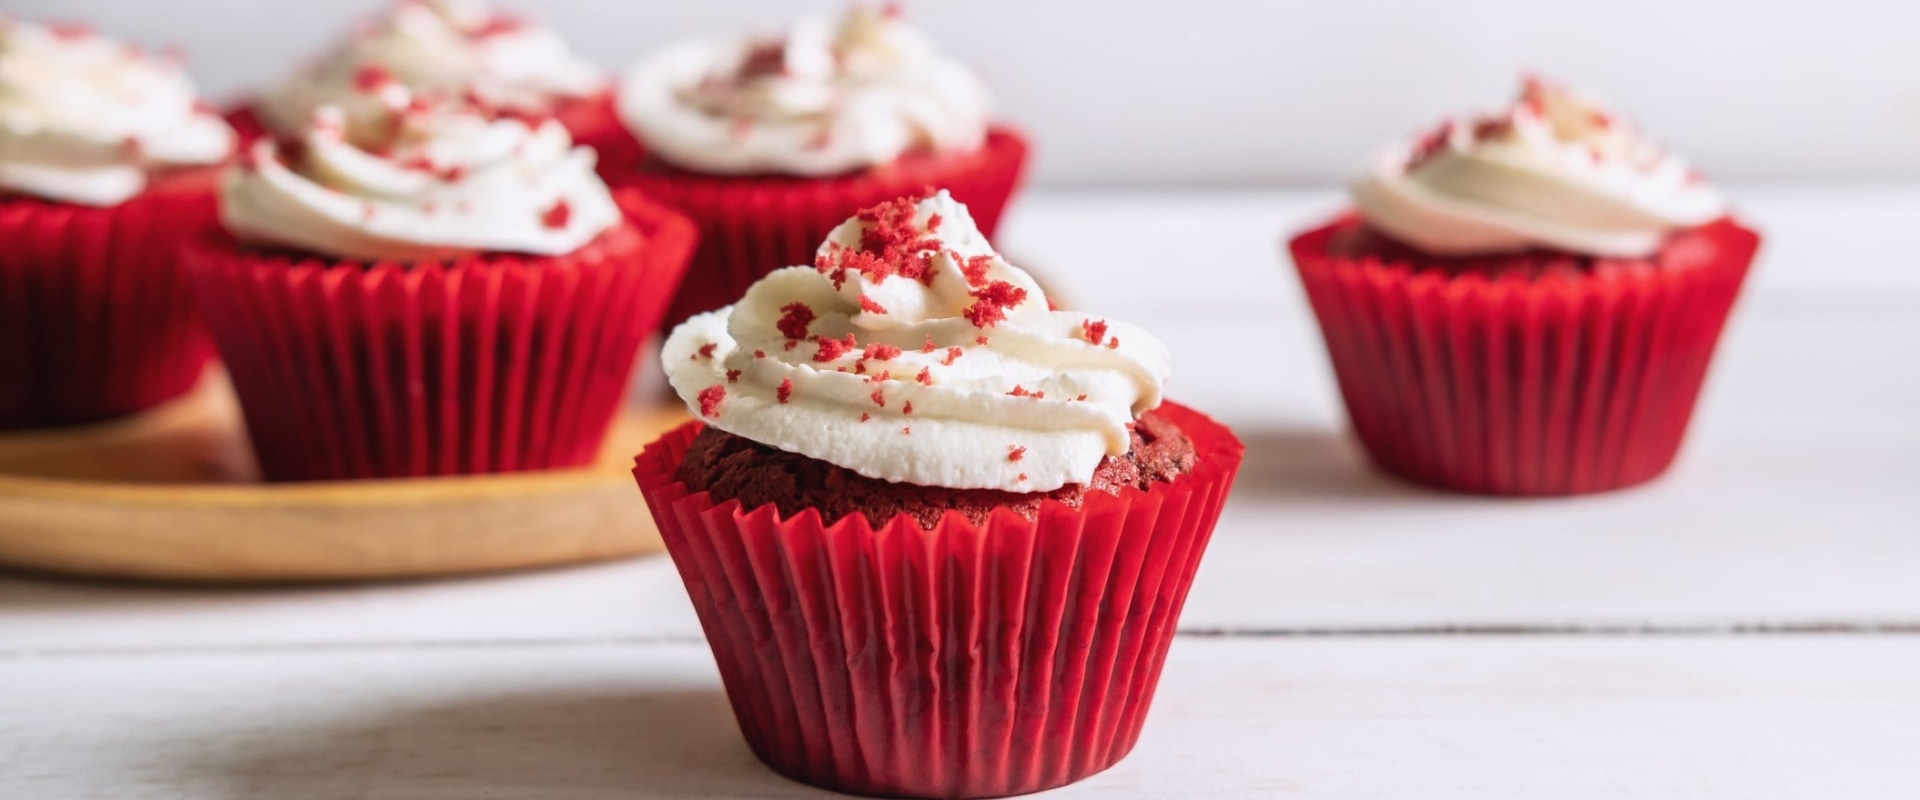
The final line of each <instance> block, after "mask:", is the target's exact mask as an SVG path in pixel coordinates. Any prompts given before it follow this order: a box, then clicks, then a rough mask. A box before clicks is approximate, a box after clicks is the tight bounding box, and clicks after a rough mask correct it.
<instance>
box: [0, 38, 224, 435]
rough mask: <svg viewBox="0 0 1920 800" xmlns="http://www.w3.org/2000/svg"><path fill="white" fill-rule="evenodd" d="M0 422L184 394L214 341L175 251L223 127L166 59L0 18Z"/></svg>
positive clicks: (32, 423) (204, 219) (200, 210)
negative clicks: (210, 341) (209, 340)
mask: <svg viewBox="0 0 1920 800" xmlns="http://www.w3.org/2000/svg"><path fill="white" fill-rule="evenodd" d="M0 117H3V118H4V120H5V121H4V122H0V430H11V429H20V428H36V427H43V426H53V425H69V424H76V423H84V422H92V421H96V420H102V419H107V418H111V417H115V416H119V415H123V414H127V413H130V412H134V411H139V410H141V409H144V408H148V407H150V406H153V405H156V404H159V403H161V402H164V401H166V400H168V399H171V398H173V397H175V396H178V395H180V394H182V393H184V392H185V391H186V390H187V389H188V388H190V387H192V386H193V384H194V383H195V381H196V380H197V379H198V378H199V376H200V372H201V370H202V368H203V367H204V366H205V365H206V362H207V358H208V355H209V353H210V352H211V348H210V347H209V346H208V344H207V340H206V334H205V332H204V331H203V330H202V328H201V326H200V323H199V319H198V317H197V315H196V314H195V313H194V309H193V305H192V302H191V298H190V296H189V293H188V291H187V287H186V281H185V278H184V277H183V276H182V275H181V273H180V270H179V265H178V264H177V262H176V260H175V258H174V255H175V253H176V252H177V251H178V250H179V243H180V242H181V240H183V239H184V238H186V237H189V236H193V235H194V234H196V233H197V232H198V231H200V230H203V229H205V228H207V227H208V226H211V225H212V224H213V216H214V198H213V188H214V179H213V178H214V173H213V168H212V166H211V165H213V164H216V163H218V162H220V161H224V160H226V158H227V157H228V156H229V155H230V154H231V153H232V151H233V132H232V131H231V130H229V129H228V128H227V126H226V124H225V123H223V122H221V121H220V119H219V118H218V117H216V116H213V115H212V114H209V113H207V112H206V111H204V110H202V109H201V108H200V107H199V106H198V105H197V102H196V98H195V92H194V88H193V84H192V82H191V81H190V80H188V78H187V75H186V73H185V72H184V71H183V70H182V69H181V66H180V64H179V63H178V62H177V60H176V59H171V58H165V57H160V56H154V55H149V54H146V53H144V52H141V51H140V50H139V49H138V48H135V47H132V46H130V45H127V44H125V43H122V42H117V41H113V40H111V39H107V38H104V37H101V36H98V35H96V34H94V33H93V32H91V31H89V30H87V29H85V28H80V27H74V26H67V27H59V26H42V25H35V24H32V23H28V22H24V21H20V20H12V19H6V18H0Z"/></svg>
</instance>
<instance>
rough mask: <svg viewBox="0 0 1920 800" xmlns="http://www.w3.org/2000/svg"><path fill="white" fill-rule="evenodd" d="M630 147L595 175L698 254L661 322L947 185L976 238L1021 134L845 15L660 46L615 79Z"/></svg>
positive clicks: (880, 30) (912, 37)
mask: <svg viewBox="0 0 1920 800" xmlns="http://www.w3.org/2000/svg"><path fill="white" fill-rule="evenodd" d="M619 111H620V114H621V116H622V118H623V119H625V121H626V123H627V125H628V127H629V128H630V129H631V130H632V131H634V134H635V136H636V137H637V138H638V140H639V141H640V142H643V143H644V148H645V149H644V152H642V150H641V149H640V147H639V146H636V147H635V148H633V149H631V150H629V151H628V152H627V153H626V154H624V155H620V154H615V153H613V152H611V151H605V152H603V163H602V174H603V175H605V176H607V179H608V182H609V183H612V184H613V185H615V186H634V187H638V188H640V189H642V190H643V191H645V192H647V194H649V195H651V196H653V197H657V198H660V199H661V200H662V201H663V202H666V203H668V204H670V205H672V206H673V207H675V208H678V209H680V210H681V211H682V212H684V213H686V214H687V215H688V216H689V217H692V218H693V220H694V221H695V222H696V223H697V224H699V225H700V229H701V247H700V252H699V253H698V255H696V256H695V258H694V264H693V267H692V269H691V270H690V271H689V273H688V276H687V280H686V282H685V284H684V285H683V286H682V288H681V294H680V297H679V298H678V300H676V302H675V303H674V308H673V311H672V312H671V313H670V314H669V315H668V321H669V323H677V322H679V321H680V320H683V319H685V318H686V317H688V316H690V315H692V314H696V313H699V312H702V311H708V310H712V309H715V308H719V307H720V306H723V305H726V304H728V303H731V302H733V301H734V300H736V299H738V298H739V297H740V294H741V293H742V292H744V291H746V288H747V286H749V285H751V284H752V283H753V282H754V281H756V280H758V279H759V278H760V277H761V276H763V275H765V274H767V273H768V272H770V271H772V270H775V269H778V268H780V267H784V266H788V265H791V264H801V263H805V262H806V261H807V259H810V258H812V257H813V248H814V245H816V244H818V243H819V241H820V239H821V238H822V237H824V236H825V235H826V234H827V232H828V231H830V230H832V229H833V228H834V226H836V225H839V224H840V221H841V220H844V219H846V218H847V217H849V216H852V215H853V214H854V212H856V211H858V210H859V209H861V208H865V207H867V206H871V205H875V204H878V203H881V202H885V201H887V200H891V199H893V198H896V197H901V196H903V195H907V194H913V193H917V192H922V191H925V190H926V189H927V188H928V187H939V188H943V189H946V190H948V191H949V192H951V193H952V194H953V196H954V197H955V198H956V199H958V200H960V201H961V202H963V203H966V204H967V205H968V206H969V207H971V208H972V209H973V212H974V218H975V219H977V220H979V223H980V228H981V230H982V231H984V232H985V233H986V234H987V235H988V236H992V235H993V232H994V229H995V228H996V226H997V225H998V224H999V221H1000V217H1001V213H1002V212H1003V211H1004V210H1005V208H1006V205H1007V202H1008V200H1009V199H1010V198H1011V197H1012V196H1013V192H1014V189H1015V187H1016V186H1017V184H1018V183H1019V180H1020V175H1021V171H1022V170H1023V168H1024V167H1025V165H1026V160H1027V143H1026V139H1025V138H1024V137H1023V136H1021V134H1020V133H1018V132H1017V131H1015V130H1013V129H1011V128H1006V127H1002V126H998V125H994V124H992V122H991V101H990V98H989V97H988V94H987V91H986V88H985V86H984V85H982V84H981V82H980V80H979V79H978V78H977V77H975V76H974V75H973V73H972V72H971V71H969V70H968V69H967V68H965V67H964V66H962V65H960V64H959V63H957V62H955V61H953V60H951V59H949V58H947V57H945V56H943V55H942V54H940V53H939V52H938V51H937V50H936V49H935V48H934V46H933V44H932V43H931V42H930V41H928V40H927V39H926V37H925V36H923V35H922V34H920V32H919V31H917V30H915V29H914V28H912V27H910V26H909V25H907V23H906V22H905V21H904V20H902V19H901V18H900V17H899V14H898V11H897V9H896V10H890V11H880V10H875V9H873V8H871V7H869V6H867V5H864V4H855V5H853V6H852V7H850V8H849V9H848V10H847V12H846V15H845V16H844V17H843V18H841V19H840V20H838V21H829V20H824V19H808V20H804V21H802V22H800V23H798V24H796V25H794V26H793V27H792V28H791V29H790V30H789V31H788V32H787V33H786V34H785V35H784V36H781V37H776V38H769V39H748V38H738V39H715V40H702V41H693V42H687V43H683V44H679V45H676V46H673V47H669V48H667V49H665V50H663V51H661V52H659V53H658V54H655V55H654V56H652V57H650V58H648V59H646V60H644V61H642V62H641V63H640V64H638V65H637V66H635V67H634V68H633V70H632V71H631V72H629V73H628V74H627V76H626V77H625V78H624V79H623V80H622V83H621V87H620V96H619Z"/></svg>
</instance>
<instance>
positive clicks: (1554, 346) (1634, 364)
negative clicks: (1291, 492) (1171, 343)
mask: <svg viewBox="0 0 1920 800" xmlns="http://www.w3.org/2000/svg"><path fill="white" fill-rule="evenodd" d="M1353 198H1354V205H1355V206H1356V210H1355V211H1354V212H1352V213H1349V214H1346V215H1344V216H1341V217H1340V218H1338V219H1335V220H1334V221H1332V222H1330V223H1328V224H1327V225H1325V226H1322V227H1320V228H1317V229H1314V230H1312V231H1308V232H1306V233H1304V234H1301V235H1299V236H1298V237H1296V238H1295V239H1293V240H1292V242H1291V246H1290V249H1291V251H1292V255H1293V260H1294V263H1295V264H1296V266H1297V267H1298V269H1299V273H1300V279H1301V282H1302V283H1304V284H1305V286H1306V290H1307V296H1308V298H1309V300H1310V301H1311V302H1312V305H1313V310H1314V314H1315V315H1316V316H1317V317H1318V318H1319V321H1320V326H1321V330H1322V332H1323V333H1324V334H1325V337H1326V343H1327V353H1328V356H1329V357H1330V359H1331V360H1332V362H1333V367H1334V372H1335V373H1336V375H1337V376H1338V378H1339V384H1340V392H1341V395H1342V396H1343V397H1344V399H1345V401H1346V406H1347V411H1348V414H1349V416H1350V417H1351V418H1352V420H1353V427H1354V430H1355V432H1356V433H1357V434H1358V436H1359V439H1360V441H1361V443H1362V444H1363V445H1364V446H1365V448H1366V450H1367V453H1368V454H1369V455H1370V456H1371V457H1372V459H1373V461H1374V462H1375V463H1376V464H1378V465H1379V466H1380V467H1381V468H1382V469H1384V470H1386V471H1388V472H1390V473H1393V474H1395V475H1399V476H1402V477H1405V478H1409V479H1412V480H1415V481H1419V482H1422V483H1427V484H1431V485H1434V486H1439V487H1443V488H1448V489H1455V490H1459V491H1467V492H1484V493H1492V494H1512V495H1561V494H1580V493H1586V492H1599V491H1606V490H1609V489H1617V488H1621V487H1625V486H1632V485H1634V484H1638V483H1641V482H1644V481H1647V480H1650V479H1652V478H1653V477H1655V476H1657V475H1659V474H1660V473H1661V472H1663V471H1665V470H1666V468H1667V466H1668V465H1669V464H1670V463H1672V461H1673V458H1674V454H1675V453H1676V452H1677V451H1678V449H1679V447H1680V442H1681V439H1682V438H1683V436H1684V435H1685V433H1686V429H1687V421H1688V419H1689V418H1690V417H1691V416H1692V412H1693V405H1694V400H1695V398H1696V397H1697V396H1698V395H1699V392H1700V385H1701V382H1702V380H1703V379H1704V378H1705V377H1706V372H1707V364H1708V362H1709V361H1710V360H1711V358H1712V356H1713V349H1714V345H1715V343H1716V342H1717V341H1718V340H1719V337H1720V331H1721V328H1722V327H1724V325H1725V323H1726V320H1727V315H1728V313H1729V312H1730V311H1731V310H1732V308H1733V302H1734V298H1735V297H1736V296H1737V295H1738V294H1739V291H1740V285H1741V283H1742V281H1743V280H1744V279H1745V277H1746V274H1747V268H1748V265H1749V264H1751V263H1752V261H1753V257H1754V253H1755V251H1756V250H1757V249H1758V247H1759V243H1760V238H1759V235H1758V234H1756V233H1754V232H1753V231H1752V230H1749V229H1747V228H1746V227H1744V226H1742V225H1741V224H1740V223H1739V222H1737V221H1735V220H1734V219H1732V218H1731V217H1730V216H1728V211H1727V205H1726V201H1725V200H1724V199H1723V198H1722V197H1721V195H1720V194H1719V193H1718V192H1716V191H1715V190H1714V189H1713V188H1712V187H1711V186H1709V185H1708V184H1707V183H1706V182H1705V181H1704V180H1702V179H1701V177H1700V176H1699V175H1698V174H1697V173H1695V172H1693V171H1692V170H1690V169H1688V167H1687V166H1686V164H1685V163H1683V162H1682V161H1680V159H1678V158H1676V157H1674V156H1673V155H1672V154H1670V153H1668V152H1666V151H1664V150H1662V149H1660V148H1659V147H1657V146H1655V145H1653V144H1652V143H1650V142H1648V141H1647V140H1646V139H1645V138H1643V137H1642V135H1641V134H1640V132H1639V131H1638V130H1636V129H1635V128H1634V127H1633V126H1632V125H1631V124H1630V123H1629V122H1628V121H1627V120H1625V119H1624V118H1622V117H1620V116H1619V115H1617V114H1615V113H1613V112H1611V111H1609V110H1607V109H1606V108H1604V107H1602V106H1601V105H1599V104H1597V103H1595V102H1594V101H1592V100H1589V99H1587V98H1585V97H1583V96H1581V95H1579V94H1575V93H1574V92H1571V91H1569V90H1567V89H1565V88H1563V87H1560V86H1556V85H1553V84H1551V83H1547V82H1544V81H1540V80H1536V79H1529V80H1527V81H1526V82H1525V84H1524V86H1523V87H1522V90H1521V92H1520V97H1519V100H1518V102H1516V103H1515V104H1514V106H1513V107H1512V108H1509V109H1507V110H1505V111H1502V112H1500V113H1497V114H1491V115H1487V116H1482V117H1478V118H1475V119H1471V120H1463V121H1450V122H1447V123H1445V124H1443V125H1441V126H1440V127H1438V128H1436V129H1434V130H1433V131H1432V132H1430V133H1428V134H1427V135H1425V136H1422V137H1420V138H1419V140H1418V141H1416V142H1413V143H1411V144H1408V145H1403V146H1399V147H1395V148H1392V149H1390V150H1388V151H1387V152H1386V153H1385V154H1383V155H1382V156H1380V158H1379V159H1378V160H1376V161H1375V162H1374V163H1373V164H1372V166H1371V167H1370V168H1369V169H1368V171H1367V172H1366V174H1365V175H1363V176H1362V177H1361V178H1360V179H1359V180H1358V181H1357V182H1356V183H1355V184H1354V187H1353Z"/></svg>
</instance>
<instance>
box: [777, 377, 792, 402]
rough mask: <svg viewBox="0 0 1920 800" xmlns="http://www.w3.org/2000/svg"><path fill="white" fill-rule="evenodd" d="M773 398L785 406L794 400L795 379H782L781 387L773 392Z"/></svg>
mask: <svg viewBox="0 0 1920 800" xmlns="http://www.w3.org/2000/svg"><path fill="white" fill-rule="evenodd" d="M773 398H774V399H775V400H778V401H780V403H781V404H783V405H784V404H785V403H786V402H787V401H788V400H792V399H793V379H792V378H781V379H780V386H779V387H778V388H776V389H774V390H773Z"/></svg>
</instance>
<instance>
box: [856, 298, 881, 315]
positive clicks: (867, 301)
mask: <svg viewBox="0 0 1920 800" xmlns="http://www.w3.org/2000/svg"><path fill="white" fill-rule="evenodd" d="M860 310H861V311H865V312H867V313H869V314H885V313H887V307H886V306H883V305H880V304H879V303H876V302H873V298H871V297H868V296H866V295H864V294H863V295H860Z"/></svg>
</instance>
